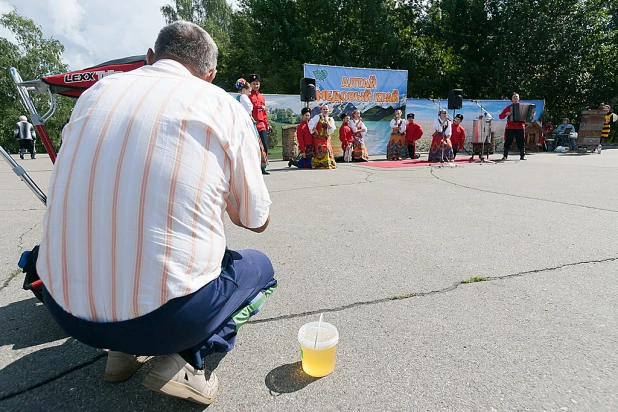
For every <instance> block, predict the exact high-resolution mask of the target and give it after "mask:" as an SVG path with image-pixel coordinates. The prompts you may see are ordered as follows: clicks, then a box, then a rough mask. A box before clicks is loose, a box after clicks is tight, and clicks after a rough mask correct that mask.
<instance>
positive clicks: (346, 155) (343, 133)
mask: <svg viewBox="0 0 618 412" xmlns="http://www.w3.org/2000/svg"><path fill="white" fill-rule="evenodd" d="M339 117H340V118H341V121H342V122H343V124H342V125H341V127H340V128H339V140H341V150H343V161H344V162H346V163H347V162H350V161H352V150H353V145H352V143H353V142H354V134H352V129H351V128H350V115H349V114H347V113H341V116H339Z"/></svg>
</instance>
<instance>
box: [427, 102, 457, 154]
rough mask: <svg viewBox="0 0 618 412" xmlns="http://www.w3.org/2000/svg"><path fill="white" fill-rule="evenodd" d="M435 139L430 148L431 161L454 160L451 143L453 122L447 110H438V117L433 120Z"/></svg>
mask: <svg viewBox="0 0 618 412" xmlns="http://www.w3.org/2000/svg"><path fill="white" fill-rule="evenodd" d="M433 130H434V132H433V139H432V140H431V148H430V149H429V159H428V160H429V161H430V162H440V163H442V162H452V161H453V146H452V144H451V133H452V123H451V121H450V120H449V119H448V118H447V117H446V110H444V109H440V111H438V118H437V119H436V120H434V122H433Z"/></svg>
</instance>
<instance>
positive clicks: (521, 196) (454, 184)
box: [431, 169, 618, 213]
mask: <svg viewBox="0 0 618 412" xmlns="http://www.w3.org/2000/svg"><path fill="white" fill-rule="evenodd" d="M431 175H432V176H433V177H435V178H436V179H438V180H440V181H441V182H444V183H448V184H450V185H453V186H457V187H462V188H464V189H470V190H476V191H479V192H485V193H491V194H494V195H503V196H510V197H516V198H519V199H529V200H538V201H540V202H549V203H557V204H559V205H566V206H575V207H583V208H586V209H592V210H600V211H602V212H613V213H618V210H614V209H603V208H601V207H595V206H587V205H578V204H577V203H568V202H560V201H558V200H551V199H543V198H540V197H532V196H524V195H514V194H512V193H504V192H496V191H493V190H486V189H479V188H476V187H472V186H466V185H463V184H460V183H455V182H451V181H449V180H446V179H443V178H441V177H438V176H436V175H435V174H434V173H433V169H432V170H431Z"/></svg>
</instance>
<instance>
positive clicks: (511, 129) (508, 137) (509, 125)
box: [499, 93, 526, 160]
mask: <svg viewBox="0 0 618 412" xmlns="http://www.w3.org/2000/svg"><path fill="white" fill-rule="evenodd" d="M511 102H512V103H513V104H515V103H519V94H518V93H513V96H512V97H511ZM510 115H511V105H508V106H506V107H505V108H504V110H502V113H500V116H499V117H500V119H504V118H505V117H507V116H510ZM524 130H526V122H512V121H511V119H510V118H507V119H506V130H505V131H504V155H503V156H502V160H506V159H507V158H508V157H509V149H510V148H511V145H512V144H513V140H514V139H516V140H517V147H518V148H519V159H520V160H526V158H525V157H524V156H525V155H526V153H525V147H524V142H525V140H524Z"/></svg>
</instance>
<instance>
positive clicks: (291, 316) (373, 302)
mask: <svg viewBox="0 0 618 412" xmlns="http://www.w3.org/2000/svg"><path fill="white" fill-rule="evenodd" d="M616 261H618V257H612V258H606V259H599V260H587V261H581V262H572V263H565V264H563V265H558V266H552V267H546V268H541V269H532V270H526V271H523V272H517V273H511V274H508V275H502V276H491V277H489V279H488V280H486V282H491V281H496V280H504V279H511V278H516V277H521V276H525V275H531V274H535V273H541V272H551V271H556V270H560V269H563V268H566V267H572V266H580V265H588V264H593V263H607V262H616ZM473 283H478V282H473ZM462 285H469V283H468V284H464V283H461V281H459V282H455V283H453V284H452V285H451V286H448V287H445V288H442V289H438V290H432V291H429V292H412V293H406V294H403V295H395V296H389V297H385V298H380V299H375V300H369V301H364V302H355V303H350V304H347V305H343V306H337V307H334V308H326V309H317V310H311V311H307V312H300V313H292V314H289V315H281V316H275V317H272V318H265V319H256V320H250V321H249V322H247V325H252V324H259V323H268V322H275V321H278V320H286V319H294V318H300V317H303V316H310V315H317V314H320V313H332V312H341V311H344V310H347V309H351V308H355V307H358V306H366V305H376V304H379V303H385V302H390V301H393V300H405V299H410V298H416V297H425V296H433V295H438V294H443V293H447V292H452V291H453V290H455V289H457V288H458V287H459V286H462Z"/></svg>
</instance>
